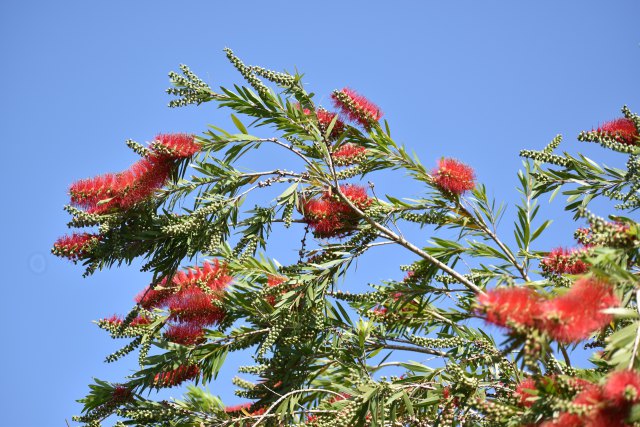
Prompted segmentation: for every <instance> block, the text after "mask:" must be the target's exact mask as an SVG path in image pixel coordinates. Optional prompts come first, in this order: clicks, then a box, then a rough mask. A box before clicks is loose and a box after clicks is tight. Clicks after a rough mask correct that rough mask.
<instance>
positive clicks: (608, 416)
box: [515, 371, 640, 427]
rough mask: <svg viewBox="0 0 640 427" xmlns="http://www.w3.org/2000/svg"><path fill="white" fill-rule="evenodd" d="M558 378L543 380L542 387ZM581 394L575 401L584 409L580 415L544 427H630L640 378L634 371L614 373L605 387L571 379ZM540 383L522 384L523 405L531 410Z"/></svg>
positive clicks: (563, 415)
mask: <svg viewBox="0 0 640 427" xmlns="http://www.w3.org/2000/svg"><path fill="white" fill-rule="evenodd" d="M555 380H556V379H555V378H554V377H546V378H543V379H542V385H544V384H545V383H547V382H549V381H550V382H555ZM570 381H571V383H572V385H573V387H575V388H576V389H578V390H579V391H578V393H577V394H576V396H575V397H574V398H573V400H572V402H571V403H572V404H573V405H580V406H584V407H585V408H586V410H585V411H584V412H580V413H569V412H561V413H560V414H559V415H558V416H557V417H556V418H554V419H553V420H549V421H546V422H544V423H542V424H541V427H583V426H588V427H627V426H630V425H631V424H627V423H626V422H625V420H626V419H627V417H628V416H629V414H630V410H631V406H632V405H633V404H636V403H639V402H640V375H638V373H636V372H634V371H618V372H614V373H612V374H611V375H610V376H609V377H608V378H607V380H606V382H605V384H604V385H603V386H600V385H598V384H594V383H591V382H589V381H586V380H583V379H579V378H578V379H571V380H570ZM536 389H537V387H536V382H535V380H534V379H533V378H527V379H525V380H524V381H522V382H521V383H520V384H519V385H518V388H517V389H516V393H515V394H516V396H517V397H518V398H519V400H520V405H521V406H524V407H531V406H533V405H534V404H535V401H536V400H537V396H536V395H535V394H534V393H535V392H534V391H535V390H536Z"/></svg>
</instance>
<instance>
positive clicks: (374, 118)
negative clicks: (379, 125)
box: [331, 87, 382, 129]
mask: <svg viewBox="0 0 640 427" xmlns="http://www.w3.org/2000/svg"><path fill="white" fill-rule="evenodd" d="M331 98H333V103H334V105H335V106H336V108H339V109H340V110H341V111H342V113H343V114H344V116H345V117H347V118H348V119H349V120H351V121H354V122H357V123H360V124H361V125H362V127H364V128H365V129H370V128H371V126H372V125H373V124H374V123H376V122H378V121H379V120H380V118H381V117H382V111H381V110H380V108H379V107H378V106H377V105H376V104H374V103H373V102H371V101H369V100H368V99H367V98H365V97H364V96H362V95H360V94H358V93H357V92H356V91H354V90H353V89H350V88H348V87H345V88H344V89H342V90H335V91H333V93H332V94H331Z"/></svg>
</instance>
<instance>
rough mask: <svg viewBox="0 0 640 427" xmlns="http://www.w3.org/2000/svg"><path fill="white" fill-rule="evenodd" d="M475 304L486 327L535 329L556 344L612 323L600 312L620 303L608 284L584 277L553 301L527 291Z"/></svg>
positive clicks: (505, 291) (493, 295)
mask: <svg viewBox="0 0 640 427" xmlns="http://www.w3.org/2000/svg"><path fill="white" fill-rule="evenodd" d="M478 304H479V307H480V310H479V311H480V315H481V316H482V317H484V318H485V320H486V321H487V322H489V323H493V324H495V325H498V326H504V327H517V326H520V327H529V328H535V329H538V330H540V331H543V332H545V333H546V334H547V335H548V336H550V337H551V338H553V339H555V340H557V341H559V342H562V343H573V342H579V341H582V340H584V339H586V338H588V337H589V335H591V333H593V332H594V331H596V330H598V329H601V328H603V327H604V326H606V325H607V324H608V323H609V322H611V319H612V316H611V315H609V314H606V313H603V312H602V310H604V309H607V308H610V307H615V306H618V305H619V304H620V301H619V299H618V298H617V297H616V296H615V294H614V290H613V287H612V286H611V285H610V284H608V283H606V282H603V281H600V280H598V279H595V278H588V277H585V278H582V279H579V280H577V281H576V282H575V283H574V284H573V286H572V287H571V289H569V291H568V292H567V293H565V294H564V295H561V296H558V297H555V298H551V299H547V298H544V297H543V296H541V295H539V294H538V293H537V292H535V291H534V290H532V289H529V288H521V287H520V288H502V289H495V290H492V291H489V292H487V293H486V294H483V295H481V296H480V297H479V298H478Z"/></svg>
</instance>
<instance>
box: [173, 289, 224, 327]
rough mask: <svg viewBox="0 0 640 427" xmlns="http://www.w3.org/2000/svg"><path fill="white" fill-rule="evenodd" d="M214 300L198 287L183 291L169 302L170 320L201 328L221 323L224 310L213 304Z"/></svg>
mask: <svg viewBox="0 0 640 427" xmlns="http://www.w3.org/2000/svg"><path fill="white" fill-rule="evenodd" d="M214 298H215V297H213V296H211V295H208V294H206V293H204V292H203V291H202V289H200V288H199V287H197V286H190V287H188V288H186V289H181V290H180V291H179V292H177V293H176V294H174V295H172V296H171V297H170V298H169V300H168V301H167V306H168V308H169V311H170V312H171V314H170V315H169V319H171V320H176V321H179V322H186V323H191V324H194V325H199V326H207V325H213V324H216V323H219V322H220V321H222V319H224V310H223V309H222V308H220V307H218V306H217V305H215V304H214V303H213V301H212V300H213V299H214Z"/></svg>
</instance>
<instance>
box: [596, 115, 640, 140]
mask: <svg viewBox="0 0 640 427" xmlns="http://www.w3.org/2000/svg"><path fill="white" fill-rule="evenodd" d="M596 132H598V133H601V134H605V135H607V136H609V137H611V138H613V139H615V140H616V141H618V142H620V143H622V144H628V145H638V141H640V135H638V129H636V125H635V123H633V121H632V120H629V119H627V118H619V119H615V120H612V121H610V122H607V123H605V124H603V125H602V126H600V127H598V129H597V130H596Z"/></svg>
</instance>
